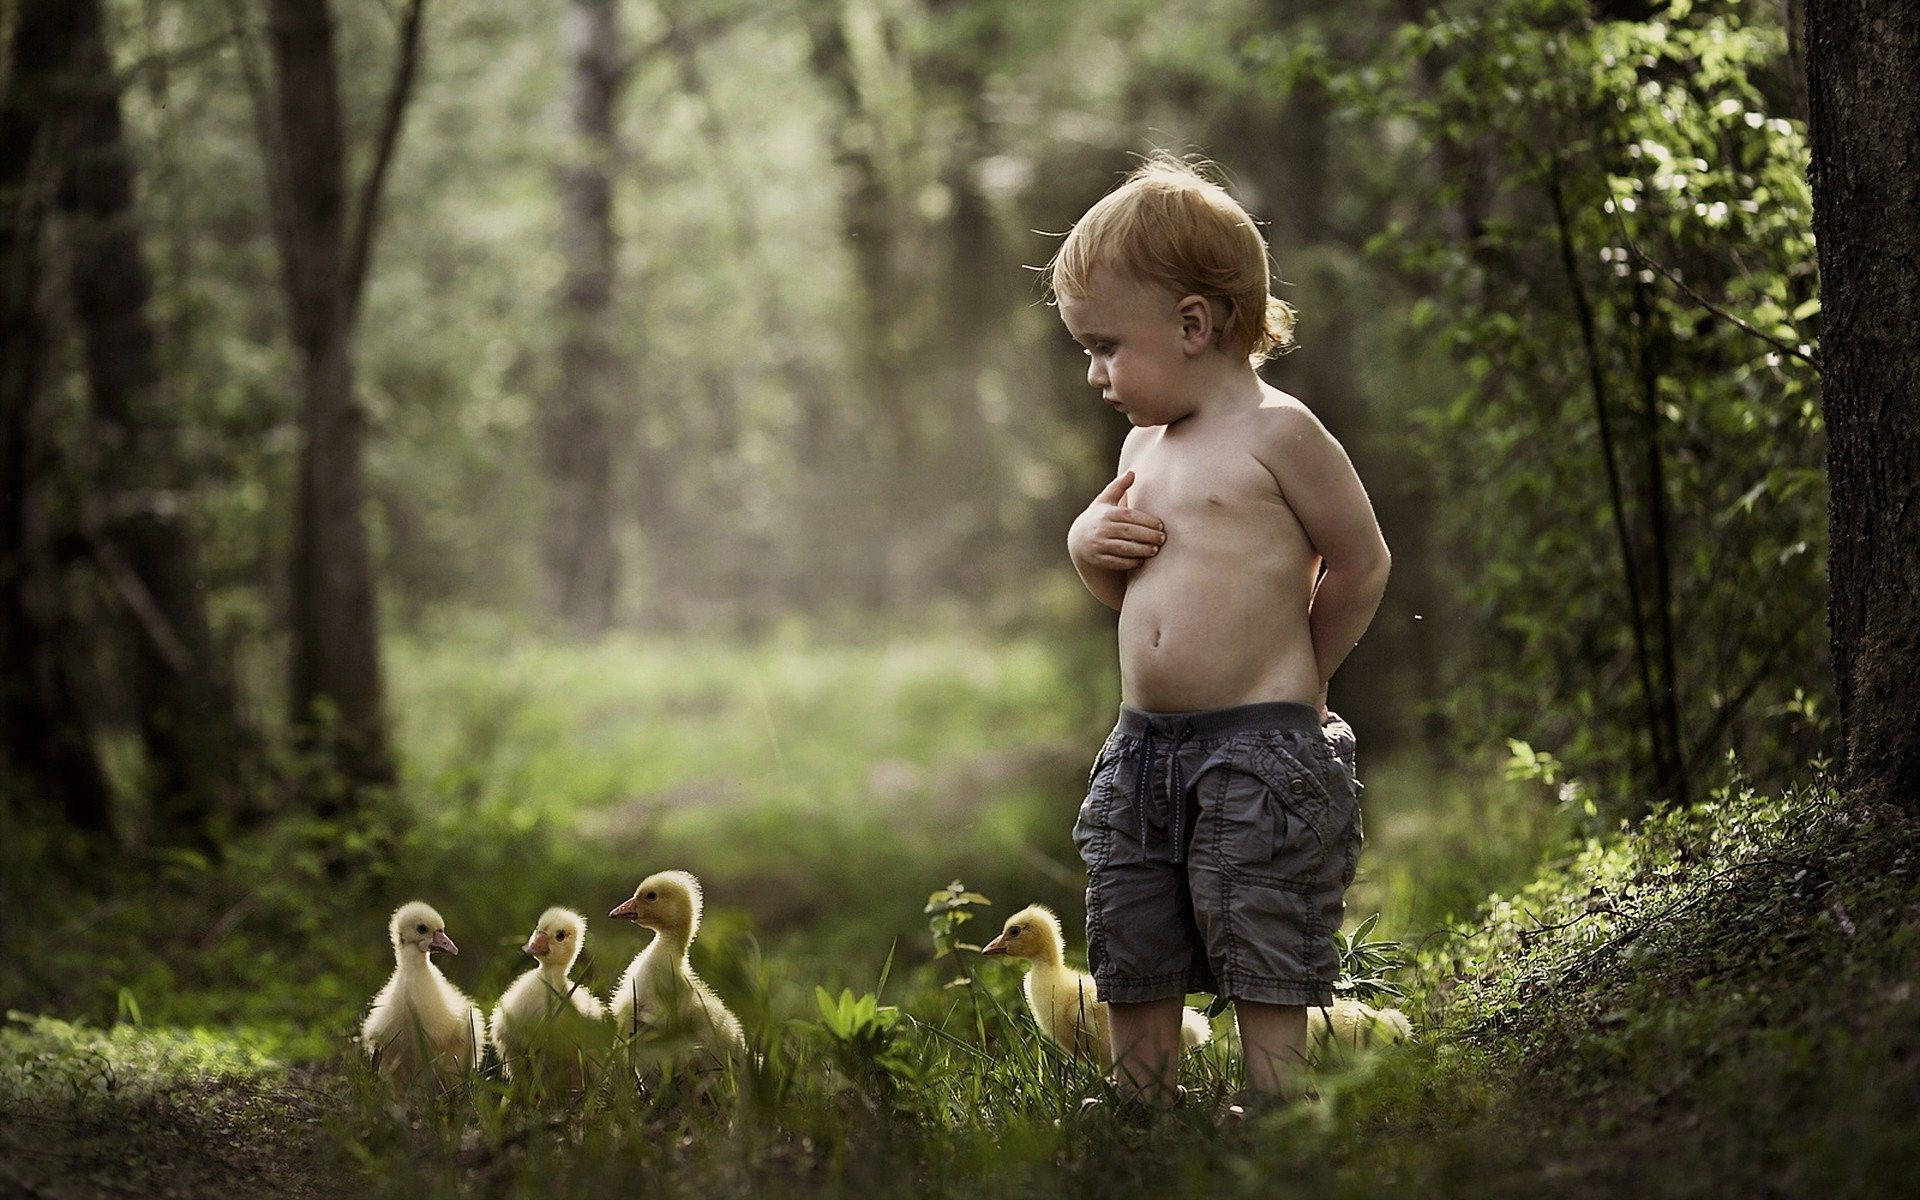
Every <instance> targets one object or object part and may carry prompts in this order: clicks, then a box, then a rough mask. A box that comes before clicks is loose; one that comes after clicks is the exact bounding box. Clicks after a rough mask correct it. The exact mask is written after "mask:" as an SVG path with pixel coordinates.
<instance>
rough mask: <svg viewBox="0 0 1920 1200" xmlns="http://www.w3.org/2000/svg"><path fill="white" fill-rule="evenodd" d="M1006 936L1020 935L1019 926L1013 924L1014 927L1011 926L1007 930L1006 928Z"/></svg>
mask: <svg viewBox="0 0 1920 1200" xmlns="http://www.w3.org/2000/svg"><path fill="white" fill-rule="evenodd" d="M1007 936H1008V937H1019V936H1020V927H1019V926H1018V925H1015V926H1014V927H1013V928H1012V929H1009V930H1007Z"/></svg>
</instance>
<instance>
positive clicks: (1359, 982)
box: [1333, 913, 1406, 1001]
mask: <svg viewBox="0 0 1920 1200" xmlns="http://www.w3.org/2000/svg"><path fill="white" fill-rule="evenodd" d="M1379 923H1380V914H1379V913H1374V914H1373V915H1372V916H1370V917H1368V918H1367V919H1366V920H1364V921H1362V922H1360V924H1359V925H1358V926H1357V927H1355V928H1354V929H1351V930H1349V931H1347V932H1345V933H1336V934H1334V941H1335V942H1336V943H1338V945H1339V950H1340V977H1339V978H1338V979H1336V980H1335V981H1334V984H1333V990H1334V994H1335V995H1336V996H1340V997H1344V998H1346V999H1351V1000H1361V1001H1369V1000H1380V999H1383V998H1386V997H1392V998H1394V999H1396V1000H1397V999H1399V998H1401V997H1403V996H1405V995H1406V993H1405V992H1403V991H1401V990H1400V989H1399V987H1398V986H1396V985H1395V984H1394V983H1392V982H1391V981H1390V980H1388V978H1387V976H1389V975H1391V974H1393V973H1394V972H1395V971H1398V970H1400V968H1401V967H1403V966H1405V965H1406V963H1405V960H1404V959H1402V957H1401V955H1400V943H1399V942H1391V941H1386V940H1384V939H1375V938H1374V937H1373V928H1374V926H1376V925H1378V924H1379Z"/></svg>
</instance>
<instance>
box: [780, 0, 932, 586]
mask: <svg viewBox="0 0 1920 1200" xmlns="http://www.w3.org/2000/svg"><path fill="white" fill-rule="evenodd" d="M845 7H846V6H845V4H844V3H843V2H842V0H817V2H816V3H815V4H813V5H812V6H811V7H809V8H808V9H807V10H806V13H805V16H806V28H807V37H808V61H809V63H810V65H811V67H812V69H813V73H814V76H815V77H816V78H817V79H819V80H820V82H821V83H822V84H823V85H824V86H825V87H826V88H827V89H828V91H829V92H830V93H831V94H832V96H833V97H834V100H835V103H836V108H837V109H838V111H837V112H835V113H834V115H833V117H831V118H830V120H831V121H832V123H833V134H832V136H833V161H834V166H835V168H836V169H837V170H838V172H839V175H840V228H841V234H842V237H843V239H844V240H845V242H846V245H847V248H848V250H849V251H850V252H851V253H852V255H853V266H854V275H855V281H854V282H855V286H856V287H857V288H858V289H859V295H860V306H859V312H858V318H857V324H856V326H855V329H854V345H853V347H852V349H853V350H854V352H855V355H856V360H857V361H858V362H859V363H860V370H861V379H860V384H861V389H860V390H861V392H862V393H863V394H862V396H861V402H862V411H861V412H860V413H859V414H858V415H856V416H853V417H851V418H850V419H849V423H850V424H854V425H859V424H861V423H863V422H864V424H865V425H866V426H867V428H866V430H865V431H864V437H861V438H853V439H850V442H851V445H852V448H853V450H854V455H853V457H852V461H851V463H850V464H849V465H853V466H855V467H856V469H857V470H859V471H860V472H861V474H860V475H857V476H842V477H841V478H840V479H838V480H835V481H834V483H835V484H836V485H837V489H838V492H837V496H836V497H834V498H833V499H832V501H830V502H831V503H833V504H834V506H835V507H836V508H838V509H840V510H841V511H847V510H851V516H852V520H851V521H849V522H847V523H845V524H843V525H842V527H841V530H840V538H839V540H840V542H841V549H840V551H839V553H837V554H834V555H833V557H832V558H830V559H828V560H827V561H829V562H834V561H836V560H838V568H837V573H838V574H839V577H840V578H841V579H843V580H845V581H846V582H847V583H848V584H849V585H851V590H852V593H853V598H854V599H855V601H856V603H858V604H859V605H860V606H861V607H862V608H865V609H867V610H870V611H871V610H878V609H882V608H885V607H886V606H887V605H888V603H889V602H890V601H893V602H906V601H907V600H909V599H910V598H911V597H912V596H913V595H915V594H916V591H917V587H916V584H917V582H918V581H916V580H914V579H912V578H905V577H902V573H901V572H898V571H896V570H895V569H894V560H895V559H896V557H897V555H896V546H903V545H905V544H907V543H908V542H909V541H910V540H911V539H912V538H913V536H914V533H915V531H916V530H917V529H918V527H919V525H920V523H921V521H922V519H923V518H924V516H925V511H924V510H925V507H926V505H925V503H924V502H923V501H922V495H923V490H924V489H923V462H924V460H923V457H922V445H921V439H920V437H919V434H918V423H919V412H918V411H917V410H918V409H919V408H920V407H921V406H920V405H918V404H916V403H915V400H916V398H917V395H916V393H914V392H912V391H910V388H911V380H910V376H909V373H908V371H907V369H906V363H905V361H904V354H905V352H906V351H905V347H906V346H907V345H908V344H909V342H910V339H911V334H910V331H909V329H908V325H909V322H910V309H911V303H910V299H911V298H910V294H909V293H910V290H911V289H910V288H909V287H908V284H907V281H906V280H905V279H904V278H903V276H902V269H901V267H902V258H903V246H902V238H901V236H900V233H901V230H900V214H899V213H898V211H897V205H896V204H895V201H894V197H893V195H892V193H891V191H890V189H889V188H888V184H887V177H886V173H885V170H884V167H885V163H884V161H883V159H882V157H881V154H882V147H881V146H880V144H879V139H880V136H881V133H880V128H879V125H880V122H879V121H878V120H877V118H876V117H875V116H874V115H873V114H870V113H868V112H867V111H866V102H865V99H864V97H863V96H862V94H861V89H860V80H859V78H858V75H857V70H856V66H855V63H854V61H853V48H852V46H851V45H849V43H848V41H847V31H846V28H845V19H846V14H845ZM863 453H864V455H865V460H864V462H863V461H862V458H861V455H862V454H863ZM863 485H864V486H863ZM848 548H852V549H854V550H855V551H856V554H855V556H854V557H852V558H851V559H849V558H848V556H847V549H848Z"/></svg>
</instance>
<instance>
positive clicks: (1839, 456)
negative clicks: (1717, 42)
mask: <svg viewBox="0 0 1920 1200" xmlns="http://www.w3.org/2000/svg"><path fill="white" fill-rule="evenodd" d="M1806 10H1807V26H1806V52H1807V90H1808V99H1809V102H1810V103H1809V112H1810V115H1811V128H1812V134H1813V170H1812V182H1813V202H1814V203H1813V224H1814V233H1815V236H1816V237H1817V239H1818V245H1819V255H1820V283H1821V286H1820V294H1821V305H1822V318H1821V320H1822V326H1823V334H1822V338H1821V342H1822V360H1823V364H1824V365H1823V368H1822V372H1821V401H1820V404H1821V411H1822V413H1823V414H1824V416H1825V418H1826V426H1827V475H1828V487H1829V497H1830V498H1829V501H1828V508H1827V517H1828V523H1829V527H1830V535H1829V536H1830V547H1829V550H1828V555H1827V573H1828V600H1827V623H1828V631H1829V634H1830V636H1831V638H1832V644H1833V670H1834V676H1835V683H1836V685H1837V689H1836V690H1837V693H1838V699H1839V709H1840V730H1841V736H1842V737H1843V739H1844V742H1845V752H1844V758H1843V763H1844V768H1843V778H1844V783H1845V786H1846V788H1847V789H1848V791H1849V792H1850V793H1851V794H1852V795H1853V796H1854V797H1856V798H1857V799H1860V800H1865V801H1892V802H1896V803H1900V804H1904V805H1906V806H1908V807H1909V808H1912V807H1914V806H1916V805H1920V722H1916V721H1915V720H1914V716H1913V714H1914V710H1915V707H1916V702H1917V701H1920V689H1916V685H1915V680H1920V152H1917V151H1916V147H1920V0H1807V3H1806Z"/></svg>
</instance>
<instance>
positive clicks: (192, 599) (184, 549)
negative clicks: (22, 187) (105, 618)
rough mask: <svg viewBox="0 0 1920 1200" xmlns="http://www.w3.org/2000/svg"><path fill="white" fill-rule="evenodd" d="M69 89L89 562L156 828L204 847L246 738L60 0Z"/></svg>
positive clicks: (125, 238) (117, 193) (129, 211)
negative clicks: (123, 635) (99, 579)
mask: <svg viewBox="0 0 1920 1200" xmlns="http://www.w3.org/2000/svg"><path fill="white" fill-rule="evenodd" d="M70 5H71V8H70V12H69V14H68V15H69V18H70V20H71V21H72V22H73V27H74V31H75V43H74V60H73V61H74V66H75V67H76V71H75V72H74V74H73V76H72V86H71V90H70V91H69V93H68V94H67V95H65V96H63V97H62V100H63V103H62V118H61V124H62V127H63V136H62V138H61V143H62V154H61V157H62V160H63V161H62V180H61V186H60V188H59V202H58V204H59V209H60V212H61V215H62V217H63V218H64V226H63V232H64V235H65V236H64V239H63V241H64V244H65V246H66V248H67V250H68V252H69V258H70V261H69V275H70V278H71V291H72V295H73V304H74V313H75V316H76V318H77V319H78V322H79V326H80V332H81V335H82V341H83V344H84V350H85V360H86V367H87V380H88V393H89V398H90V399H91V401H92V406H93V417H94V421H95V425H94V430H93V432H94V433H95V434H96V435H97V436H98V437H99V438H100V440H101V441H102V443H103V446H102V450H103V453H102V455H101V469H100V477H99V479H98V500H99V509H100V510H101V511H102V512H103V513H104V516H103V517H102V518H101V519H99V520H97V521H93V522H89V525H90V528H89V531H88V532H89V535H90V536H89V541H90V542H92V544H93V546H94V549H95V557H96V560H97V561H98V563H99V565H100V567H101V569H102V570H103V572H105V574H106V575H107V576H108V578H109V581H110V582H111V583H112V584H113V585H114V587H115V590H116V591H118V592H119V593H120V594H121V595H122V597H123V599H124V600H125V602H126V607H127V609H128V612H129V615H130V617H131V621H130V624H131V626H132V628H133V630H134V633H135V636H134V637H133V638H132V639H130V654H129V656H128V659H127V661H125V662H124V663H122V664H121V669H122V671H123V674H122V676H121V678H120V680H119V683H120V685H121V686H122V687H123V689H124V690H125V691H126V692H127V694H128V695H129V697H130V699H131V700H132V704H133V708H134V712H135V716H136V719H137V720H138V722H139V726H140V732H141V737H142V740H143V742H144V744H145V746H146V750H147V756H148V759H149V761H150V765H151V767H152V768H153V771H154V775H153V779H154V817H155V827H156V830H157V831H158V832H159V834H160V835H161V836H162V837H163V838H168V839H178V840H186V841H195V842H206V841H209V840H211V839H212V838H214V837H215V836H216V831H215V830H214V828H213V822H214V820H215V818H216V817H218V816H232V815H235V814H237V813H238V812H240V810H241V808H242V806H243V805H245V804H246V803H247V799H248V798H247V795H246V789H245V780H246V778H247V776H248V774H249V767H250V764H249V762H248V760H249V758H250V757H251V755H250V750H249V747H250V745H251V741H252V739H251V738H250V737H248V736H246V735H245V731H244V730H243V728H242V723H241V721H240V719H239V716H238V712H237V709H236V706H235V702H234V697H233V692H232V688H231V684H230V680H229V679H228V676H227V671H226V667H225V664H224V663H222V662H220V661H219V658H218V655H217V653H216V651H215V648H214V643H213V635H212V631H211V629H210V628H209V627H208V624H207V620H206V613H205V610H204V609H203V607H202V603H201V601H202V591H201V586H200V576H199V569H198V561H199V556H198V547H197V545H196V544H195V540H194V538H193V535H192V531H191V530H190V529H189V527H188V525H187V521H186V516H185V513H184V511H183V510H182V506H181V505H180V504H178V503H177V502H176V499H175V498H176V497H177V496H178V495H179V493H180V492H181V491H182V490H183V487H182V485H183V480H182V479H181V477H180V470H179V453H178V444H177V438H176V437H175V425H174V420H173V417H172V415H171V414H170V413H169V412H168V411H167V404H166V400H165V397H164V396H163V395H162V389H161V375H160V365H159V353H158V343H157V340H156V338H155V336H154V331H153V326H152V324H151V322H150V320H149V318H148V313H147V306H148V300H149V298H150V297H151V294H152V284H151V274H150V272H149V269H148V265H147V258H146V252H145V249H144V248H143V246H142V245H141V241H140V236H139V231H138V226H137V215H136V212H135V208H134V188H133V169H132V165H131V161H130V158H129V155H128V153H127V148H126V145H125V143H124V140H123V137H122V132H121V119H120V93H119V86H118V83H117V81H116V77H115V71H114V66H113V60H112V56H111V53H110V52H109V50H108V47H107V42H106V30H105V13H104V11H103V9H102V5H101V3H100V0H70Z"/></svg>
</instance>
